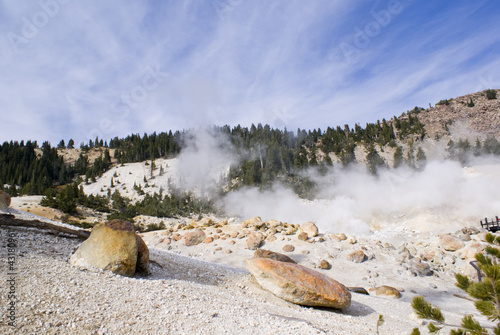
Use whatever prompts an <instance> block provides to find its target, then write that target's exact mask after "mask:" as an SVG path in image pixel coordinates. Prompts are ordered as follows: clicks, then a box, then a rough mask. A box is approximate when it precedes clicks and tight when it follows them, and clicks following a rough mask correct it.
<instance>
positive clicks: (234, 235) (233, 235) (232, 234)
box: [229, 230, 238, 238]
mask: <svg viewBox="0 0 500 335" xmlns="http://www.w3.org/2000/svg"><path fill="white" fill-rule="evenodd" d="M237 236H238V232H237V231H236V230H233V231H232V232H231V234H229V237H231V238H236V237H237Z"/></svg>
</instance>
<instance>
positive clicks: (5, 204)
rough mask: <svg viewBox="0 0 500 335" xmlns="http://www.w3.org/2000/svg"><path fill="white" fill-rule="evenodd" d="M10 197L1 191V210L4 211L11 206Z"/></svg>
mask: <svg viewBox="0 0 500 335" xmlns="http://www.w3.org/2000/svg"><path fill="white" fill-rule="evenodd" d="M10 201H11V198H10V195H9V194H8V193H6V192H4V191H0V210H1V211H4V210H6V209H7V208H8V207H9V206H10Z"/></svg>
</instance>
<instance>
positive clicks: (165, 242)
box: [161, 238, 172, 245]
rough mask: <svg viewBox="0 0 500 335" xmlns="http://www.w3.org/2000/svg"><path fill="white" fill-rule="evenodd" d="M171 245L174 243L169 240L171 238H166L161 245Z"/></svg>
mask: <svg viewBox="0 0 500 335" xmlns="http://www.w3.org/2000/svg"><path fill="white" fill-rule="evenodd" d="M170 243H172V240H171V239H169V238H166V239H164V240H163V242H161V244H163V245H167V244H170Z"/></svg>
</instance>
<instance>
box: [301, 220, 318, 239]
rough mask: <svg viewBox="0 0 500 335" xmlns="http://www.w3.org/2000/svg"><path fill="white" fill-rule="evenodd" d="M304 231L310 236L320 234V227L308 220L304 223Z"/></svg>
mask: <svg viewBox="0 0 500 335" xmlns="http://www.w3.org/2000/svg"><path fill="white" fill-rule="evenodd" d="M301 228H302V231H303V232H304V233H306V234H307V236H308V237H309V238H311V237H316V236H318V232H319V231H318V227H316V225H315V224H314V222H306V223H303V224H302V226H301Z"/></svg>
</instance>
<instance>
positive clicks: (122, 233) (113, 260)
mask: <svg viewBox="0 0 500 335" xmlns="http://www.w3.org/2000/svg"><path fill="white" fill-rule="evenodd" d="M137 237H138V236H137V235H136V234H135V230H134V225H133V224H132V223H130V222H128V221H124V220H112V221H108V222H106V223H99V224H97V225H96V226H94V228H92V232H91V233H90V236H89V238H88V239H87V240H85V242H83V243H82V244H81V245H80V247H79V248H78V249H77V250H76V251H75V253H74V254H73V255H72V256H71V258H70V263H71V264H72V265H76V266H89V265H92V266H96V267H98V268H101V269H104V270H109V271H112V272H114V273H116V274H119V275H122V276H132V275H134V273H135V271H136V266H137V263H138V258H140V259H139V267H140V268H141V270H143V269H144V268H145V269H147V262H148V261H149V251H147V252H146V250H147V246H146V244H144V241H142V239H140V237H139V239H140V240H139V239H138V238H137ZM138 240H139V241H138ZM141 241H142V243H141ZM138 244H139V247H138ZM139 249H140V250H141V252H140V253H139V252H138V250H139Z"/></svg>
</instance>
